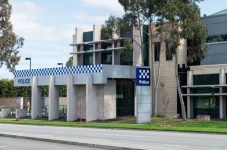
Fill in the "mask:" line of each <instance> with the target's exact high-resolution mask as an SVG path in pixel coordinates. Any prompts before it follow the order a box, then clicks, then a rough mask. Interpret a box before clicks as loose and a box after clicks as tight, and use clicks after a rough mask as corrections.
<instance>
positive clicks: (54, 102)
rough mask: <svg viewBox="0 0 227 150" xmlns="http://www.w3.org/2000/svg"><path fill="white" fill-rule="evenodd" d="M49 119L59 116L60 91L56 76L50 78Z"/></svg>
mask: <svg viewBox="0 0 227 150" xmlns="http://www.w3.org/2000/svg"><path fill="white" fill-rule="evenodd" d="M48 108H49V109H48V110H49V111H48V119H49V120H54V119H58V118H59V91H58V87H57V86H56V85H55V77H54V76H50V78H49V101H48Z"/></svg>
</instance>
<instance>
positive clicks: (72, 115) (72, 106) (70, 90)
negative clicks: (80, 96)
mask: <svg viewBox="0 0 227 150" xmlns="http://www.w3.org/2000/svg"><path fill="white" fill-rule="evenodd" d="M73 81H74V77H73V75H69V76H67V121H75V120H77V114H76V112H77V109H76V102H77V99H76V86H75V85H74V84H73V83H74V82H73Z"/></svg>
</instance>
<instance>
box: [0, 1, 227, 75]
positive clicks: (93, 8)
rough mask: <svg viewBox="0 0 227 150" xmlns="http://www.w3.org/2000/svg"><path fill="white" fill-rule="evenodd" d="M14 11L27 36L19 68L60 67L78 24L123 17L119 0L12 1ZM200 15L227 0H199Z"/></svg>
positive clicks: (219, 7) (17, 27)
mask: <svg viewBox="0 0 227 150" xmlns="http://www.w3.org/2000/svg"><path fill="white" fill-rule="evenodd" d="M9 2H10V3H11V4H12V8H13V12H12V16H11V22H12V24H13V28H14V32H15V33H16V34H17V35H19V36H22V37H24V38H25V41H24V46H23V48H21V49H20V50H19V51H20V53H19V55H20V56H21V60H20V62H19V65H17V66H16V69H17V70H23V69H29V61H27V60H25V58H26V57H31V59H32V69H35V68H45V67H57V63H64V65H65V62H66V61H67V60H68V58H69V57H70V56H71V55H70V52H72V47H71V46H69V45H70V44H72V36H73V34H74V30H75V27H81V28H85V29H86V30H92V25H93V24H97V25H101V24H103V23H104V21H105V20H106V19H107V18H108V16H110V15H116V16H122V15H123V13H124V11H123V8H122V7H121V6H120V4H118V0H64V1H63V0H9ZM199 6H200V8H201V15H203V14H206V15H211V14H213V13H216V12H219V11H221V10H224V9H227V0H204V2H201V3H199ZM2 78H10V79H12V78H13V74H12V73H10V72H8V70H7V69H6V67H5V66H3V67H2V68H0V79H2Z"/></svg>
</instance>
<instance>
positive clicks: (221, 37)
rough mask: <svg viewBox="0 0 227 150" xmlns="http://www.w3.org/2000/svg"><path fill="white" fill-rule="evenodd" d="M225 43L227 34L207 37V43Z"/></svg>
mask: <svg viewBox="0 0 227 150" xmlns="http://www.w3.org/2000/svg"><path fill="white" fill-rule="evenodd" d="M224 41H227V34H223V35H212V36H209V37H207V40H206V42H207V43H214V42H224Z"/></svg>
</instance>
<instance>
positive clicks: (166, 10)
mask: <svg viewBox="0 0 227 150" xmlns="http://www.w3.org/2000/svg"><path fill="white" fill-rule="evenodd" d="M200 1H201V0H194V1H193V2H192V1H191V0H168V1H163V2H162V5H160V6H161V7H160V9H159V11H158V16H159V21H160V22H164V21H165V22H168V24H169V25H170V27H171V28H170V30H169V40H170V41H171V43H172V47H171V49H170V52H169V53H171V54H173V55H174V56H175V67H176V68H175V75H176V81H177V91H178V95H179V98H180V103H181V111H182V118H183V119H184V120H185V119H186V110H185V104H184V101H183V96H182V91H181V87H180V81H179V76H178V57H177V55H178V51H177V48H178V46H180V45H181V43H180V40H181V39H187V41H188V43H187V45H188V49H187V50H188V53H189V56H188V62H189V63H193V62H195V61H200V60H201V59H203V57H204V54H205V51H206V48H205V47H204V46H203V45H205V44H203V43H204V42H205V40H206V37H207V29H206V27H205V26H204V25H203V23H202V22H201V19H200V9H199V7H198V6H197V4H196V3H195V2H200Z"/></svg>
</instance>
